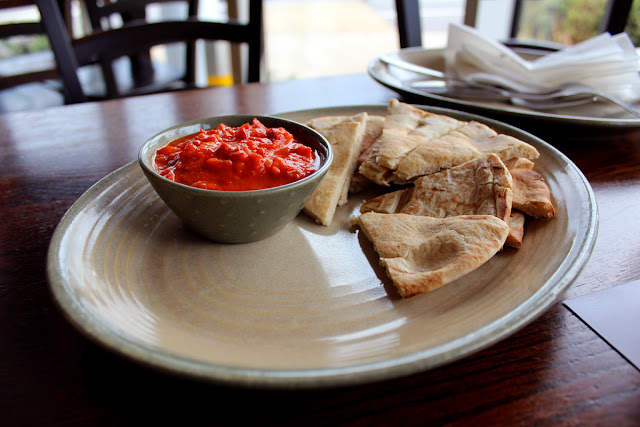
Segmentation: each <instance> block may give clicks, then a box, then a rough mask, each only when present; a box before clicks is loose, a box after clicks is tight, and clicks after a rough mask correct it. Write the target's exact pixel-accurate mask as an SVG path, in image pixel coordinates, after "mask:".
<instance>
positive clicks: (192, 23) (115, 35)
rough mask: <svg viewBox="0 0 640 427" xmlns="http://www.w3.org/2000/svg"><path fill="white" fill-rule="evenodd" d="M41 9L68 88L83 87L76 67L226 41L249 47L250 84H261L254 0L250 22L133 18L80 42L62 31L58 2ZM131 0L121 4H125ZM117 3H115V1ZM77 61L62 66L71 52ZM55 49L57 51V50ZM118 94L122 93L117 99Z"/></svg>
mask: <svg viewBox="0 0 640 427" xmlns="http://www.w3.org/2000/svg"><path fill="white" fill-rule="evenodd" d="M36 1H37V3H38V5H39V6H40V9H41V13H42V16H43V17H45V18H46V19H43V25H44V26H45V30H47V34H48V35H49V38H50V39H52V40H53V42H52V47H53V46H54V45H56V44H57V45H58V49H57V50H58V51H61V52H62V58H61V60H60V61H59V62H58V66H59V68H60V75H61V76H62V78H63V81H64V83H65V84H69V85H70V87H75V86H78V85H79V77H78V68H79V67H80V66H84V65H89V64H97V63H100V61H113V60H115V59H116V58H119V57H122V56H131V55H135V54H136V53H138V52H141V51H148V50H149V49H150V48H151V47H153V46H158V45H167V44H172V43H180V42H186V43H190V42H194V41H196V40H209V41H216V40H226V41H230V42H232V43H243V44H246V45H248V47H249V49H248V60H247V68H248V72H247V76H248V80H249V81H259V80H260V73H261V68H262V56H263V44H262V43H263V40H262V39H263V29H262V2H261V1H253V0H252V1H250V2H249V3H250V9H249V20H248V22H247V23H239V22H236V21H231V20H230V21H229V22H211V21H202V20H199V19H198V18H197V17H195V16H190V17H188V18H187V19H185V20H181V21H163V22H146V20H141V19H133V20H131V21H128V22H126V23H124V25H123V26H121V27H119V28H113V29H107V30H103V31H97V32H93V33H91V34H88V35H86V36H83V37H81V38H78V39H73V40H70V38H69V37H68V34H66V30H65V28H64V21H63V19H62V17H61V13H60V9H59V8H58V7H57V3H56V0H36ZM128 1H132V0H123V1H122V3H125V2H128ZM114 4H117V3H114ZM69 50H70V51H71V52H72V55H71V56H73V58H72V59H71V60H70V64H67V65H68V66H67V67H66V69H62V68H61V67H60V65H61V63H63V62H64V61H69V55H68V51H69ZM54 51H55V50H54ZM115 96H119V95H117V94H116V95H115ZM84 100H86V94H84V93H82V95H80V96H78V97H75V96H72V97H71V98H70V99H69V102H81V101H84Z"/></svg>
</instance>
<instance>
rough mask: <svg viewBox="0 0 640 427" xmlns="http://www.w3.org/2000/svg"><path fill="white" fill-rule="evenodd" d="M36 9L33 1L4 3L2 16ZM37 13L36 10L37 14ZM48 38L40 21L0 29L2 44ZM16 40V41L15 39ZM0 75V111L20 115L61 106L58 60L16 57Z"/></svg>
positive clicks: (39, 54) (43, 54)
mask: <svg viewBox="0 0 640 427" xmlns="http://www.w3.org/2000/svg"><path fill="white" fill-rule="evenodd" d="M28 6H35V3H34V1H33V0H3V1H1V2H0V11H2V12H16V11H17V12H21V11H23V10H24V8H25V7H28ZM34 11H35V10H34ZM35 36H45V32H44V29H43V27H42V25H41V23H40V21H39V20H29V21H22V22H17V21H12V22H10V23H5V24H2V25H0V40H3V41H9V40H12V39H13V38H15V37H26V38H32V37H35ZM14 40H15V39H14ZM3 62H4V63H5V64H3V65H4V66H3V67H2V71H1V72H0V111H1V112H9V111H20V110H25V109H31V108H44V107H49V106H53V105H62V104H63V103H64V99H63V96H62V93H61V89H60V84H59V83H58V82H57V79H58V78H59V75H58V71H57V70H56V66H55V60H54V58H53V56H52V55H50V52H49V51H41V52H37V53H25V54H17V55H15V56H14V57H12V58H9V59H6V60H4V61H3Z"/></svg>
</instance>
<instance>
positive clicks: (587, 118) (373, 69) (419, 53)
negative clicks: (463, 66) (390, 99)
mask: <svg viewBox="0 0 640 427" xmlns="http://www.w3.org/2000/svg"><path fill="white" fill-rule="evenodd" d="M514 50H515V51H516V52H518V53H519V54H521V55H522V56H524V57H526V58H535V57H539V56H540V55H542V54H544V53H545V52H544V51H536V50H532V49H522V48H520V49H517V48H514ZM443 53H444V49H424V48H407V49H401V50H399V51H397V52H393V53H390V54H389V56H391V57H396V58H398V59H401V60H403V61H406V62H410V63H413V64H418V65H422V66H425V67H428V68H432V69H434V70H438V71H444V57H443ZM546 53H548V52H546ZM368 71H369V75H370V76H371V77H373V78H374V79H375V80H376V81H378V82H379V83H381V84H382V85H384V86H386V87H388V88H390V89H392V90H394V91H396V92H398V93H399V94H401V95H403V96H404V97H406V98H408V99H410V100H413V101H414V102H418V103H421V104H433V105H437V106H442V107H447V108H455V109H458V110H464V111H469V112H473V113H477V114H482V115H485V116H490V117H493V118H497V119H500V120H503V121H507V122H509V123H513V124H516V125H517V126H520V127H524V128H526V129H535V130H536V133H537V131H539V130H540V128H541V123H542V122H544V123H546V124H547V125H555V126H554V128H553V129H552V131H553V132H557V131H558V127H559V126H562V127H565V128H566V130H567V131H568V132H570V133H571V134H573V135H577V134H579V133H580V132H582V133H584V134H585V135H589V134H590V133H591V132H592V131H593V130H594V129H595V130H600V131H605V130H606V131H608V132H611V130H616V129H617V130H620V131H625V130H629V129H637V128H638V127H640V118H637V117H635V116H633V115H632V114H630V113H628V112H626V111H625V110H623V109H621V108H620V107H616V106H615V105H612V104H610V103H605V102H597V103H591V104H584V105H580V106H576V107H571V108H568V107H565V108H562V109H557V110H545V111H534V110H529V109H526V108H520V107H516V106H514V105H511V104H509V103H505V102H499V101H494V102H490V101H486V102H485V101H482V100H477V99H474V100H464V99H455V98H449V97H447V96H444V95H438V94H436V93H427V92H424V91H421V90H417V89H414V88H411V87H410V86H409V84H410V83H411V82H413V81H416V80H429V77H426V76H420V75H418V74H416V73H412V72H409V71H404V70H400V69H398V68H397V67H393V66H389V65H387V64H385V63H383V62H382V61H380V59H378V58H375V59H373V60H372V61H371V62H370V63H369V68H368ZM581 128H582V129H581Z"/></svg>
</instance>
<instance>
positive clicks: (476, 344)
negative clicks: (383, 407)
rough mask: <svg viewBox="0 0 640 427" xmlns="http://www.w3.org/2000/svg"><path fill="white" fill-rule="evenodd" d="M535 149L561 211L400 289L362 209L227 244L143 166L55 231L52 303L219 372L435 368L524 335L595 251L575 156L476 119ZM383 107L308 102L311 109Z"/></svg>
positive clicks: (249, 382)
mask: <svg viewBox="0 0 640 427" xmlns="http://www.w3.org/2000/svg"><path fill="white" fill-rule="evenodd" d="M426 109H427V110H430V111H434V112H440V113H446V114H449V115H451V116H454V117H456V118H459V119H462V120H477V121H480V122H484V123H487V124H488V125H489V126H492V127H494V129H496V130H498V131H499V132H503V133H509V134H511V135H514V136H516V137H518V138H521V139H523V140H525V141H527V142H529V143H530V144H532V145H534V146H535V147H536V148H537V149H538V150H539V151H540V154H541V156H540V159H538V160H537V161H536V170H538V171H539V172H540V173H541V174H542V175H543V176H544V177H545V179H546V180H547V182H548V184H549V187H550V189H551V191H552V194H553V196H554V203H555V206H556V213H557V215H556V217H555V218H553V219H551V220H538V221H531V222H529V223H528V224H527V227H526V230H525V237H524V244H523V246H522V248H521V249H519V250H512V249H506V250H504V251H502V252H501V253H499V254H497V255H496V256H494V257H493V258H492V259H491V260H490V261H489V262H487V263H486V264H484V265H483V266H482V267H480V268H479V269H477V270H475V271H474V272H472V273H470V274H468V275H467V276H465V277H463V278H461V279H459V280H457V281H455V282H453V283H450V284H448V285H446V286H444V287H442V288H440V289H437V290H435V291H433V292H430V293H427V294H423V295H418V296H415V297H412V298H409V299H405V300H403V299H401V298H400V297H399V296H398V294H397V293H396V290H395V288H394V287H393V285H392V283H391V282H390V280H389V279H388V278H387V277H386V274H385V272H384V270H383V269H382V268H381V267H380V266H379V265H378V257H377V254H376V253H375V252H374V251H373V249H372V246H371V244H370V243H369V242H368V241H367V240H366V238H364V237H363V236H362V234H361V233H360V232H359V231H358V230H356V229H354V228H353V227H351V226H350V222H349V220H350V217H351V216H352V215H354V214H355V213H356V212H357V210H358V207H359V205H360V204H361V203H362V201H363V200H365V199H366V198H367V195H357V196H352V197H351V200H350V202H349V203H348V204H347V205H345V206H343V207H341V208H339V209H338V211H337V213H336V216H335V218H334V221H333V223H332V224H331V226H330V227H323V226H321V225H317V224H316V223H314V222H313V221H312V220H311V219H309V218H308V217H307V216H306V215H305V214H300V215H299V216H298V217H297V218H296V220H295V221H294V222H293V223H291V224H289V225H288V226H287V227H286V228H285V229H284V230H282V231H281V232H279V233H278V234H276V235H274V236H272V237H270V238H267V239H265V240H262V241H259V242H255V243H250V244H244V245H224V244H216V243H212V242H210V241H207V240H205V239H203V238H200V237H198V236H197V235H195V234H192V233H190V232H189V231H188V230H186V229H185V228H184V227H183V226H182V224H181V223H180V221H179V220H178V219H177V218H176V217H175V216H174V215H173V214H172V213H171V212H170V211H169V209H168V208H167V207H166V206H165V205H164V203H162V201H161V200H160V199H159V198H158V196H157V195H156V193H155V192H154V191H153V189H152V188H151V186H150V185H149V184H148V182H147V180H146V179H145V178H144V176H143V174H142V171H141V170H140V167H139V166H138V165H137V164H136V163H131V164H129V165H127V166H125V167H123V168H122V169H119V170H117V171H115V172H113V173H112V174H110V175H108V176H107V177H105V178H104V179H102V180H101V181H100V182H98V183H97V184H96V185H95V186H93V187H92V188H91V189H89V190H88V191H87V192H86V193H85V194H84V195H83V196H82V197H81V198H80V199H79V200H78V201H77V202H76V203H75V204H74V205H73V206H72V207H71V209H70V210H69V211H68V213H67V214H66V215H65V216H64V218H63V219H62V221H61V222H60V224H59V226H58V228H57V229H56V231H55V233H54V235H53V240H52V242H51V246H50V249H49V258H48V274H49V279H50V284H51V288H52V290H53V294H54V296H55V299H56V300H57V302H58V303H59V305H60V306H61V308H62V310H63V311H64V312H65V313H66V315H67V316H68V318H69V319H70V320H71V322H72V323H73V324H74V325H75V326H76V327H77V328H78V329H79V330H80V331H82V332H84V333H85V334H86V335H88V336H89V337H90V338H92V339H94V340H96V341H98V342H99V343H101V344H103V345H104V346H106V347H107V348H109V349H111V350H113V351H115V352H117V353H120V354H122V355H125V356H128V357H130V358H132V359H133V360H136V361H138V362H142V363H144V364H148V365H151V366H154V367H159V368H163V369H166V370H168V371H171V372H174V373H179V374H184V375H187V376H192V377H197V378H201V379H208V380H212V381H217V382H222V383H228V384H235V385H246V386H263V387H320V386H336V385H346V384H360V383H366V382H372V381H376V380H381V379H388V378H393V377H398V376H402V375H407V374H411V373H415V372H419V371H422V370H425V369H429V368H433V367H436V366H439V365H442V364H445V363H449V362H451V361H454V360H457V359H460V358H462V357H464V356H466V355H469V354H470V353H473V352H475V351H478V350H479V349H482V348H484V347H486V346H488V345H490V344H492V343H495V342H496V341H498V340H500V339H502V338H504V337H506V336H508V335H510V334H512V333H513V332H514V331H516V330H517V329H519V328H520V327H522V326H524V325H525V324H527V323H529V322H531V321H532V320H533V319H535V318H536V317H537V316H539V315H540V314H541V313H543V312H544V311H545V310H546V309H547V308H548V307H549V306H550V305H551V304H553V303H554V302H555V301H556V300H557V299H558V298H559V297H560V295H562V293H563V292H564V291H565V290H566V289H567V288H568V287H569V285H570V284H571V282H572V281H573V280H574V278H575V277H576V275H577V274H578V273H579V271H580V270H581V269H582V267H583V265H584V264H585V262H586V261H587V259H588V257H589V254H590V252H591V249H592V246H593V243H594V240H595V235H596V229H597V209H596V203H595V200H594V196H593V193H592V190H591V188H590V186H589V184H588V182H587V181H586V179H585V178H584V176H583V175H582V174H581V173H580V171H579V170H578V168H577V167H576V166H575V165H574V164H573V163H571V162H570V161H569V160H568V159H567V158H566V157H565V156H564V155H563V154H561V153H560V152H559V151H557V150H556V149H554V148H553V147H551V146H549V145H548V144H546V143H545V142H543V141H541V140H540V139H538V138H536V137H533V136H532V135H530V134H527V133H524V132H522V131H519V130H517V129H515V128H513V127H510V126H507V125H504V124H500V123H498V122H495V121H492V120H488V119H484V118H481V117H478V116H474V115H470V114H466V113H460V112H455V111H451V110H443V109H436V108H426ZM362 111H367V112H369V113H371V114H380V115H384V113H385V111H386V106H352V107H338V108H328V109H316V110H305V111H298V112H291V113H286V114H281V116H283V117H286V118H289V119H293V120H298V121H305V120H307V119H309V118H311V117H318V116H323V115H333V114H355V113H358V112H362Z"/></svg>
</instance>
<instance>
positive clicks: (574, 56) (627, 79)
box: [444, 24, 640, 101]
mask: <svg viewBox="0 0 640 427" xmlns="http://www.w3.org/2000/svg"><path fill="white" fill-rule="evenodd" d="M444 57H445V69H446V72H447V74H451V75H454V76H457V77H460V78H465V79H470V80H473V81H484V82H496V81H499V82H504V84H505V85H507V86H510V87H512V88H514V89H516V90H520V91H524V92H545V91H548V90H553V89H556V88H558V87H560V86H563V85H565V84H569V83H581V84H584V85H586V86H589V87H591V88H593V89H597V90H601V91H604V92H607V93H609V94H611V95H615V96H618V97H620V98H622V99H625V100H627V101H635V100H639V99H640V73H639V71H640V56H638V53H637V52H636V49H635V47H634V45H633V43H632V42H631V40H630V39H629V36H628V35H627V34H626V33H621V34H617V35H615V36H612V35H610V34H608V33H603V34H600V35H598V36H596V37H594V38H592V39H589V40H586V41H584V42H581V43H578V44H576V45H574V46H570V47H567V48H565V49H563V50H559V51H557V52H553V53H550V54H548V55H545V56H542V57H539V58H537V59H534V60H525V59H523V58H522V57H520V56H519V55H518V54H516V53H515V52H514V51H513V50H511V49H509V48H508V47H506V46H505V45H503V44H502V43H499V42H497V41H495V40H493V39H489V38H487V37H486V36H483V35H482V34H480V33H479V32H478V31H477V30H476V29H474V28H472V27H468V26H465V25H459V24H450V26H449V36H448V43H447V47H446V49H445V54H444Z"/></svg>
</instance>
